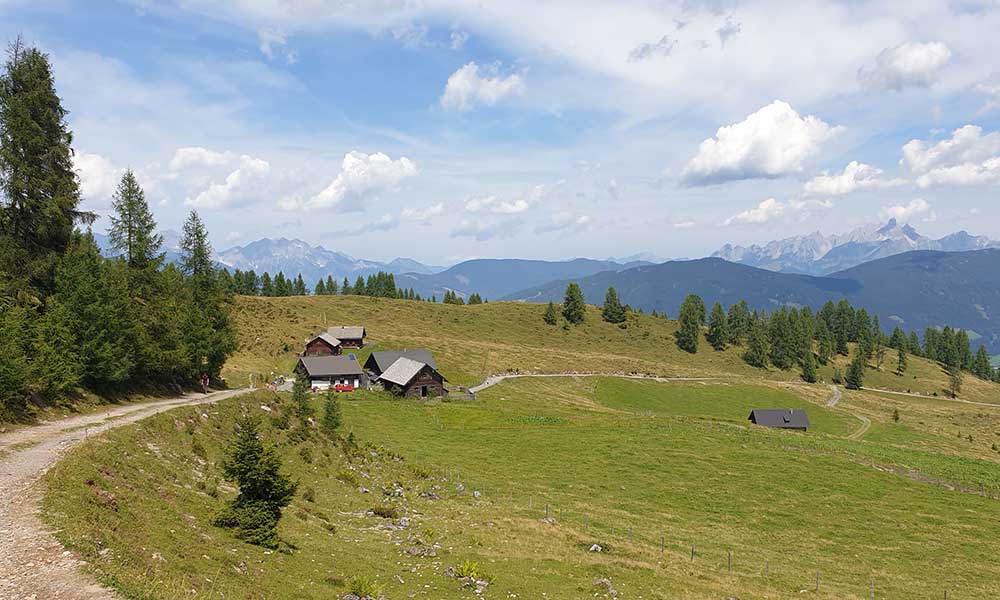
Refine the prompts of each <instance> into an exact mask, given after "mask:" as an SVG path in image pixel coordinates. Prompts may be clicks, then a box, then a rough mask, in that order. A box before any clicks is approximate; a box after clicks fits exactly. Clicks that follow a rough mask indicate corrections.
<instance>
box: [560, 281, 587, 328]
mask: <svg viewBox="0 0 1000 600" xmlns="http://www.w3.org/2000/svg"><path fill="white" fill-rule="evenodd" d="M586 314H587V305H586V304H585V302H584V300H583V291H582V290H580V286H579V285H577V284H575V283H571V284H569V285H567V286H566V298H565V299H564V300H563V308H562V315H563V318H564V319H566V322H568V323H570V324H573V325H577V324H579V323H583V320H584V317H585V315H586Z"/></svg>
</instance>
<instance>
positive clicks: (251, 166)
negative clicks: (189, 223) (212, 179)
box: [184, 154, 271, 209]
mask: <svg viewBox="0 0 1000 600" xmlns="http://www.w3.org/2000/svg"><path fill="white" fill-rule="evenodd" d="M270 171H271V165H270V164H269V163H268V162H267V161H266V160H261V159H259V158H254V157H252V156H247V155H246V154H244V155H243V156H241V157H240V165H239V167H237V168H236V170H234V171H233V172H231V173H230V174H229V175H228V176H226V180H225V181H223V182H222V183H213V184H212V185H210V186H209V187H208V189H206V190H204V191H202V192H201V193H199V194H198V195H197V196H195V197H194V198H188V199H186V200H185V201H184V204H186V205H188V206H194V207H196V208H206V209H218V208H224V207H226V206H228V205H230V203H231V202H232V201H233V200H234V199H235V198H237V197H239V196H240V195H256V194H255V193H254V192H255V190H256V188H258V187H259V186H260V185H261V183H262V182H263V181H264V179H265V178H266V177H267V175H268V173H270Z"/></svg>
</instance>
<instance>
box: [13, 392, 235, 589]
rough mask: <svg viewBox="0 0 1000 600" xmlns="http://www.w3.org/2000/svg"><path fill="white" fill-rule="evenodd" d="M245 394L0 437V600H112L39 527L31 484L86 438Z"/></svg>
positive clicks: (146, 407)
mask: <svg viewBox="0 0 1000 600" xmlns="http://www.w3.org/2000/svg"><path fill="white" fill-rule="evenodd" d="M248 391H250V390H247V389H240V390H228V391H223V392H216V393H213V394H209V395H207V396H203V395H201V394H197V395H186V396H180V397H177V398H170V399H166V400H156V401H153V402H143V403H141V404H129V405H126V406H116V407H114V408H110V409H108V410H105V411H103V412H99V413H93V414H89V415H80V416H75V417H70V418H68V419H60V420H57V421H51V422H48V423H43V424H41V425H36V426H33V427H25V428H23V429H18V430H16V431H12V432H10V433H6V434H0V600H15V599H17V600H21V599H37V600H43V599H49V598H53V599H58V600H64V599H65V600H111V599H114V598H116V594H115V593H114V592H113V591H111V590H109V589H107V588H105V587H102V586H100V585H98V584H97V583H96V582H94V581H93V580H92V579H91V578H90V577H88V576H87V575H86V574H84V573H82V572H81V571H80V567H81V566H82V565H83V564H84V563H83V561H82V560H80V559H79V558H77V557H76V556H74V555H73V554H72V553H71V552H69V551H68V550H66V549H65V548H63V547H62V545H61V544H60V543H59V542H58V541H57V540H56V539H55V537H54V536H53V535H52V533H51V531H49V529H48V528H47V527H46V526H45V525H43V524H42V522H41V520H40V519H39V511H40V509H41V500H42V490H40V489H38V486H35V485H34V484H35V483H36V482H37V481H38V480H39V479H40V478H41V477H42V475H44V474H45V472H46V471H48V470H49V469H50V468H52V466H53V465H54V464H56V462H58V461H59V459H60V458H61V457H62V456H63V455H64V454H65V453H66V452H67V451H68V450H70V449H71V448H73V447H74V446H76V445H78V444H79V443H80V442H82V441H83V440H84V439H85V437H87V436H89V435H90V434H97V433H101V432H103V431H107V430H109V429H112V428H115V427H120V426H122V425H126V424H128V423H134V422H135V421H138V420H140V419H144V418H146V417H148V416H150V415H153V414H156V413H158V412H160V411H161V410H166V409H170V408H176V407H179V406H194V405H198V404H206V403H211V402H217V401H219V400H224V399H226V398H231V397H233V396H238V395H240V394H243V393H246V392H248Z"/></svg>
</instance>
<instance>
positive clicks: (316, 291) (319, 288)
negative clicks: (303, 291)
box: [313, 277, 326, 296]
mask: <svg viewBox="0 0 1000 600" xmlns="http://www.w3.org/2000/svg"><path fill="white" fill-rule="evenodd" d="M313 295H314V296H325V295H326V283H324V282H323V278H322V277H321V278H320V280H319V281H317V282H316V287H314V288H313Z"/></svg>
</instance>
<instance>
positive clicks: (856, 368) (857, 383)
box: [844, 354, 865, 390]
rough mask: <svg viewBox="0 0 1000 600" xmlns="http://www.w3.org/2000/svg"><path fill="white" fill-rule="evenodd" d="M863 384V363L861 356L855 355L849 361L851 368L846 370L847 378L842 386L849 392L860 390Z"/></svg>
mask: <svg viewBox="0 0 1000 600" xmlns="http://www.w3.org/2000/svg"><path fill="white" fill-rule="evenodd" d="M864 384H865V361H864V359H863V358H862V356H861V354H857V355H856V356H855V357H854V360H852V361H851V366H850V367H849V368H848V369H847V378H846V379H845V380H844V385H845V386H846V387H847V389H849V390H860V389H861V388H862V386H864Z"/></svg>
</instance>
